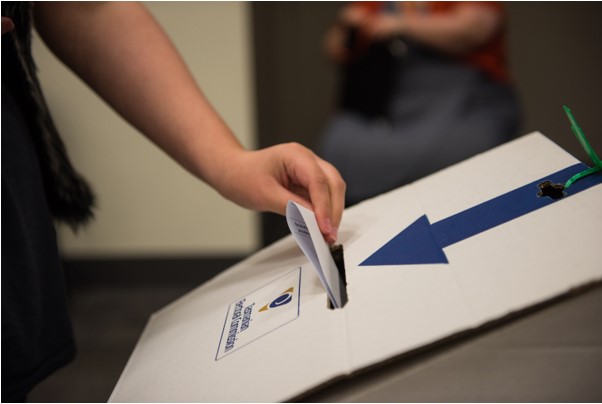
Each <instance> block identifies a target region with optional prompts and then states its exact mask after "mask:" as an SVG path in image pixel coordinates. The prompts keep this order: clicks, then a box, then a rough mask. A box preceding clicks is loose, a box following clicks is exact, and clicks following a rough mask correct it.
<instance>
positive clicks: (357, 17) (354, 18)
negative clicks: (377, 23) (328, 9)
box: [339, 3, 370, 27]
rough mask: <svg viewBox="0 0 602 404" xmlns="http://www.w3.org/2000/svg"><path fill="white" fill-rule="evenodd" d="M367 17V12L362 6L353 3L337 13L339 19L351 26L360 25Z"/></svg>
mask: <svg viewBox="0 0 602 404" xmlns="http://www.w3.org/2000/svg"><path fill="white" fill-rule="evenodd" d="M369 17H370V16H369V13H368V12H367V11H366V10H365V9H364V8H363V7H360V6H357V5H355V4H353V3H351V4H349V5H348V6H346V7H344V8H343V9H342V10H341V12H340V13H339V21H340V22H341V23H342V24H344V25H348V26H352V27H359V26H362V25H363V24H364V23H365V22H366V20H367V19H368V18H369Z"/></svg>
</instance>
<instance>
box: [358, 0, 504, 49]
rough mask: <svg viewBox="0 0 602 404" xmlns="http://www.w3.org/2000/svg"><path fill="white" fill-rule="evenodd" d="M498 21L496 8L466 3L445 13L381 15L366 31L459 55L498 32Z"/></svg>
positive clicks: (373, 20)
mask: <svg viewBox="0 0 602 404" xmlns="http://www.w3.org/2000/svg"><path fill="white" fill-rule="evenodd" d="M502 20H503V16H502V13H501V11H500V10H499V9H496V8H494V7H492V6H490V5H486V4H479V3H469V2H466V3H462V4H460V5H458V6H457V7H456V8H454V9H453V10H451V11H450V12H448V13H441V14H433V15H431V14H422V13H419V12H408V13H399V14H389V15H387V14H382V15H380V16H379V17H376V18H374V19H372V20H371V21H370V22H369V26H368V27H367V28H366V29H367V31H368V32H369V33H370V35H371V36H372V37H374V38H383V37H387V36H391V35H394V34H401V35H405V36H406V37H408V38H410V39H413V40H415V41H417V42H419V43H422V44H424V45H428V46H431V47H433V48H435V49H438V50H440V51H443V52H445V53H450V54H462V53H465V52H468V51H470V50H472V49H474V48H475V47H478V46H479V45H482V44H483V43H485V42H487V41H488V40H489V39H490V38H491V37H492V35H494V34H495V33H496V32H497V30H499V29H500V27H501V25H502V22H503V21H502Z"/></svg>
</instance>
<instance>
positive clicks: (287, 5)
mask: <svg viewBox="0 0 602 404" xmlns="http://www.w3.org/2000/svg"><path fill="white" fill-rule="evenodd" d="M343 4H344V3H340V2H254V3H252V9H253V25H254V28H253V29H254V33H253V34H254V46H255V57H256V60H255V68H256V94H257V113H258V120H257V121H258V133H259V143H260V145H261V146H269V145H272V144H275V143H280V142H287V141H291V140H295V141H298V142H301V143H303V144H305V145H306V146H309V147H314V146H315V144H316V140H317V139H318V137H319V135H320V131H321V129H322V126H323V125H324V123H325V121H326V118H327V116H328V114H329V113H330V111H331V110H332V105H333V96H334V91H335V88H336V72H335V70H334V68H333V66H332V65H331V64H330V63H329V62H328V61H327V59H326V58H325V56H324V54H323V52H322V36H323V34H324V32H325V30H326V29H327V27H328V26H329V24H330V22H332V21H333V19H334V17H335V16H336V13H337V10H338V9H339V8H340V7H341V6H342V5H343ZM506 9H507V12H508V51H509V56H510V67H511V69H512V71H513V77H514V82H515V85H516V89H517V92H518V94H519V96H520V99H521V102H522V105H523V108H524V125H523V129H522V131H521V132H522V133H528V132H531V131H534V130H539V131H541V132H542V133H544V134H545V135H547V136H548V137H550V138H551V139H553V140H554V141H555V142H557V143H558V144H560V145H561V146H562V147H564V148H565V149H566V150H568V151H569V152H571V153H572V154H574V155H575V156H577V157H578V158H580V159H582V160H584V161H586V162H588V163H589V160H588V157H587V155H586V154H585V152H584V151H583V150H582V149H581V146H580V145H579V143H578V142H577V141H576V139H575V138H574V135H573V134H572V132H571V129H570V126H569V125H568V120H567V118H566V116H565V115H564V112H563V109H562V105H563V104H564V105H567V106H569V107H570V108H571V109H572V111H573V113H574V115H575V117H576V119H577V120H578V121H579V123H580V124H581V127H582V129H583V130H584V131H585V133H586V134H587V136H588V138H589V139H590V142H591V144H592V146H593V147H594V149H595V150H597V151H598V154H599V155H600V154H602V113H601V112H602V111H600V105H601V104H602V102H601V101H602V78H601V72H602V52H601V51H602V45H601V42H600V38H602V23H601V21H602V3H597V2H594V3H582V2H508V3H506ZM263 227H264V229H263V235H264V242H265V243H269V242H271V241H274V240H276V239H278V238H279V237H281V236H282V235H285V234H287V229H286V225H285V223H284V219H282V218H280V217H277V216H275V215H265V216H264V220H263Z"/></svg>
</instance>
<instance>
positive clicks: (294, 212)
mask: <svg viewBox="0 0 602 404" xmlns="http://www.w3.org/2000/svg"><path fill="white" fill-rule="evenodd" d="M286 220H287V223H288V227H289V229H290V231H291V234H292V235H293V238H294V239H295V241H296V242H297V245H298V246H299V247H300V248H301V251H303V254H304V255H305V256H306V257H307V259H308V260H309V262H310V263H311V266H312V267H313V269H314V271H315V274H316V275H317V276H318V278H319V279H320V282H321V283H322V286H324V289H325V290H326V294H327V295H328V298H329V299H330V301H331V302H332V306H333V307H334V308H337V309H339V308H342V307H343V304H344V303H343V302H344V301H345V302H346V300H347V290H346V289H347V288H346V285H345V281H344V280H343V279H344V278H345V271H344V265H342V262H343V256H342V247H341V248H340V250H339V249H335V251H337V258H336V259H335V258H334V256H333V253H332V251H331V249H330V247H329V246H328V244H327V243H326V241H325V240H324V236H323V235H322V232H321V231H320V228H319V226H318V222H317V220H316V217H315V215H314V212H313V211H311V210H309V209H307V208H305V207H303V206H301V205H299V204H297V203H295V202H293V201H289V202H288V204H287V207H286ZM336 260H338V261H339V264H337V263H336ZM339 267H342V268H343V270H341V269H340V268H339Z"/></svg>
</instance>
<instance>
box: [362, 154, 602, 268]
mask: <svg viewBox="0 0 602 404" xmlns="http://www.w3.org/2000/svg"><path fill="white" fill-rule="evenodd" d="M587 168H588V167H587V166H586V165H585V164H582V163H580V164H576V165H574V166H571V167H568V168H565V169H564V170H561V171H558V172H556V173H554V174H551V175H549V176H546V177H544V178H542V179H539V180H537V181H534V182H532V183H530V184H527V185H524V186H522V187H520V188H517V189H515V190H513V191H510V192H508V193H505V194H503V195H500V196H498V197H496V198H493V199H490V200H488V201H486V202H483V203H481V204H479V205H476V206H473V207H472V208H469V209H466V210H465V211H462V212H460V213H457V214H455V215H453V216H450V217H448V218H446V219H443V220H441V221H439V222H436V223H433V224H432V225H431V223H430V221H429V219H428V217H427V216H426V215H424V216H421V217H420V218H418V219H417V220H416V221H415V222H414V223H412V224H411V225H410V226H408V227H407V228H406V229H404V230H403V231H402V232H401V233H399V234H398V235H396V236H395V237H393V238H392V239H391V240H390V241H389V242H387V243H386V244H385V245H384V246H382V247H381V248H380V249H378V250H377V251H376V252H375V253H374V254H372V255H371V256H370V257H368V258H367V259H366V260H365V261H364V262H362V263H361V264H360V265H362V266H372V265H409V264H446V263H448V260H447V257H446V256H445V253H444V252H443V249H444V248H445V247H448V246H450V245H452V244H456V243H458V242H460V241H462V240H465V239H467V238H469V237H472V236H475V235H477V234H479V233H482V232H484V231H486V230H489V229H491V228H494V227H496V226H499V225H501V224H504V223H506V222H509V221H510V220H514V219H516V218H518V217H521V216H523V215H526V214H528V213H531V212H533V211H535V210H537V209H541V208H543V207H546V206H548V205H551V204H553V203H555V202H557V201H560V200H564V199H566V198H567V197H569V196H571V195H575V194H577V193H579V192H581V191H584V190H586V189H588V188H590V187H592V186H594V185H597V184H601V183H602V173H600V172H598V173H595V174H592V175H590V176H588V177H584V178H583V179H581V180H579V181H577V182H575V183H574V184H573V185H571V187H570V188H568V189H565V190H564V194H565V196H564V197H562V198H560V199H552V198H550V197H547V196H538V195H537V193H538V191H539V187H538V185H539V184H541V183H542V182H544V181H552V182H553V183H561V184H564V183H565V182H566V181H567V180H568V179H569V178H571V177H572V176H573V175H575V174H576V173H578V172H580V171H583V170H584V169H587Z"/></svg>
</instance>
